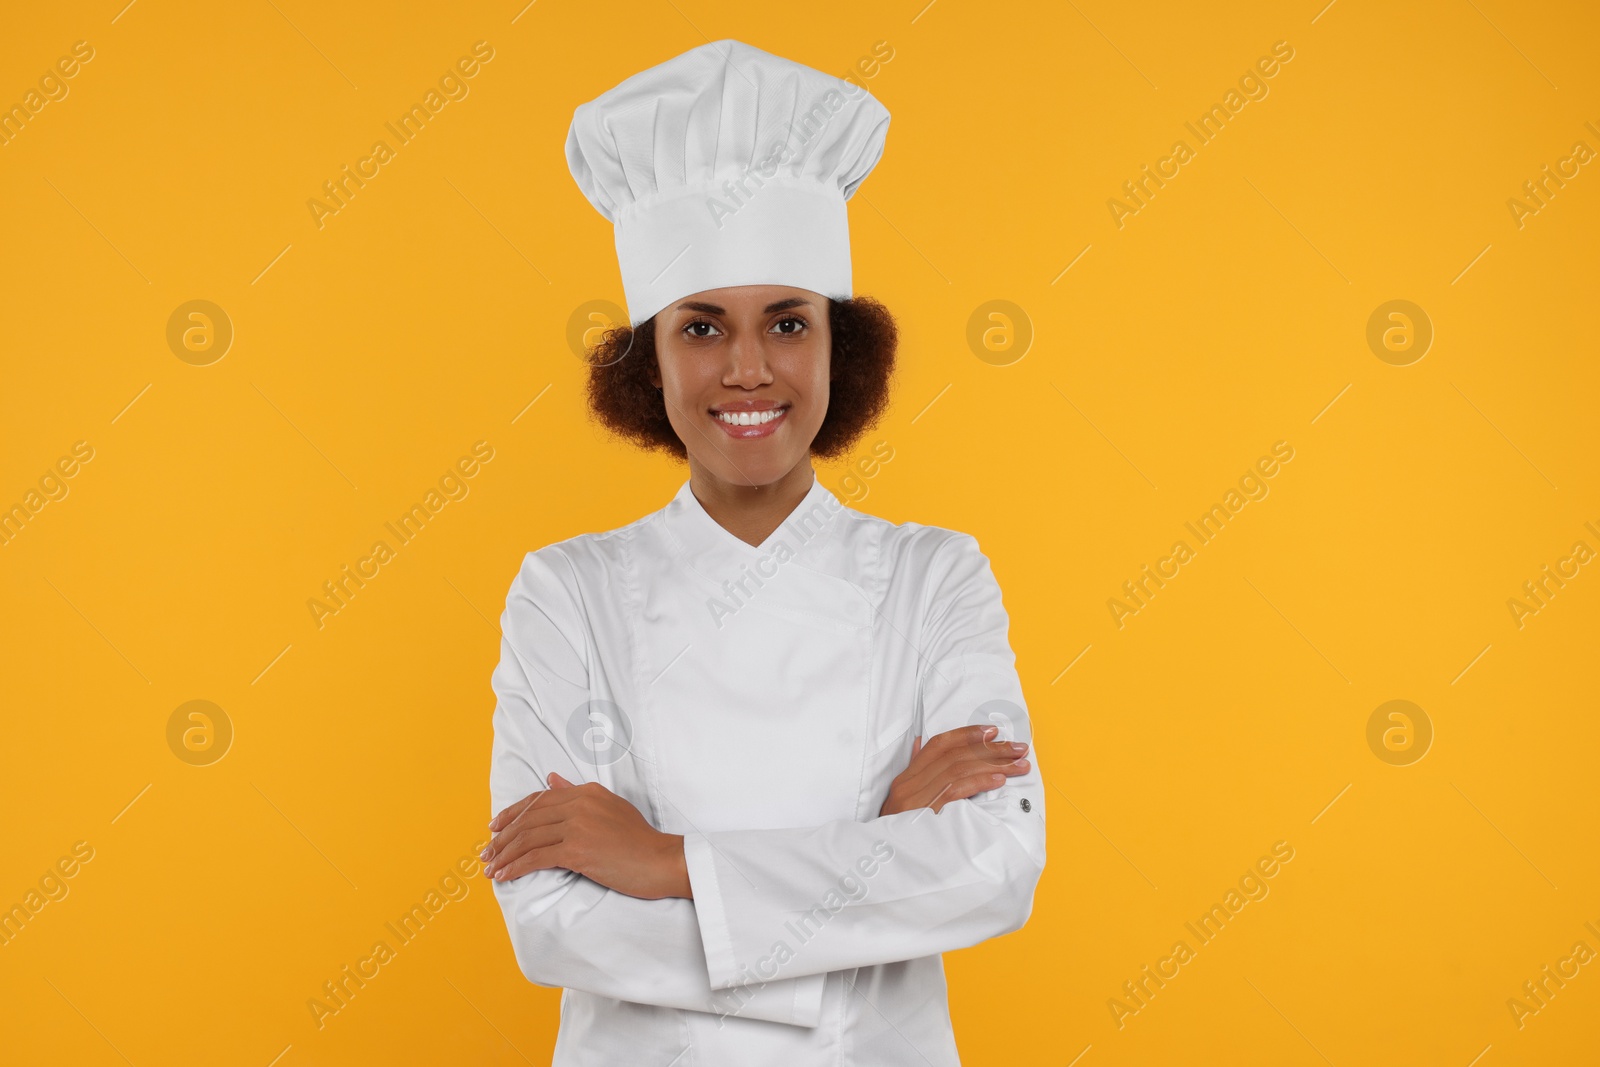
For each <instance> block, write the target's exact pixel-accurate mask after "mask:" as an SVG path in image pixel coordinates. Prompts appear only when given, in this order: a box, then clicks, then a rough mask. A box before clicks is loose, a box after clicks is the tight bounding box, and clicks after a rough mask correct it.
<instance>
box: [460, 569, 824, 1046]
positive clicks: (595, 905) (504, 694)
mask: <svg viewBox="0 0 1600 1067" xmlns="http://www.w3.org/2000/svg"><path fill="white" fill-rule="evenodd" d="M547 551H548V550H542V551H541V552H536V553H530V554H529V555H528V556H527V557H526V559H525V560H524V562H523V565H522V569H521V571H520V572H519V573H518V575H517V577H516V579H515V580H514V581H513V582H512V585H511V590H510V593H509V594H508V596H507V597H506V608H505V612H504V614H502V615H501V617H500V629H501V634H502V636H501V641H500V662H499V664H498V665H497V666H496V668H495V671H494V675H493V678H492V680H491V686H492V688H493V690H494V694H495V699H496V705H495V711H494V746H493V752H492V757H491V758H492V762H491V765H490V770H489V792H490V795H491V801H492V807H493V811H492V812H491V814H493V813H494V812H499V811H501V810H502V809H504V808H505V807H507V806H508V805H510V804H512V803H514V802H516V801H518V800H521V799H522V798H523V797H525V796H527V795H528V794H530V793H533V792H536V791H539V790H542V789H545V788H548V786H547V784H546V781H547V780H546V775H548V774H549V773H550V772H551V771H556V772H558V773H559V774H560V775H561V776H562V777H564V778H566V779H567V780H568V781H571V782H585V781H592V780H596V779H597V778H598V777H599V775H598V774H597V773H596V772H597V768H596V766H595V764H594V757H593V755H592V753H591V752H590V751H589V750H584V751H583V752H582V753H581V754H575V753H574V751H573V748H574V747H575V746H574V743H573V741H572V740H571V738H570V737H569V734H570V731H569V729H568V721H569V719H570V718H571V717H572V716H573V715H574V714H576V713H581V712H582V711H583V710H585V709H586V705H587V704H588V701H589V700H590V694H589V689H588V674H589V672H588V654H587V649H588V648H589V646H590V642H589V641H588V640H587V639H586V626H587V623H586V622H585V621H584V620H583V618H582V616H581V613H580V611H579V609H578V606H577V601H576V600H575V599H574V597H573V596H572V595H571V594H570V593H569V592H568V591H567V589H566V587H565V586H564V585H563V584H562V582H561V580H560V578H559V577H558V573H559V572H558V570H557V569H556V568H558V567H563V568H564V567H565V566H566V565H565V564H564V563H563V562H562V560H561V558H560V557H556V558H555V559H554V560H551V559H550V558H549V557H548V556H547V555H546V554H545V553H546V552H547ZM552 562H553V563H554V564H555V566H552ZM584 721H585V722H587V721H588V720H587V719H585V720H584ZM582 736H583V735H582V733H581V731H580V739H581V737H582ZM491 884H492V885H493V887H494V894H495V897H496V899H498V900H499V902H500V910H501V913H502V914H503V915H504V917H505V922H506V929H507V930H508V931H509V932H510V934H511V946H512V949H513V951H514V953H515V955H516V959H517V965H518V966H519V967H520V968H521V970H522V973H523V974H524V975H525V976H526V977H527V978H528V980H529V981H531V982H533V983H534V984H536V985H541V986H547V987H557V986H560V987H564V988H568V989H578V990H583V991H584V992H588V993H594V994H597V995H599V996H604V997H611V998H614V999H617V1000H625V1001H632V1002H634V1003H638V1004H654V1005H658V1006H661V1007H668V1008H682V1009H685V1010H688V1011H703V1012H711V1013H714V1014H718V1015H723V1014H734V1015H737V1016H739V1017H742V1018H753V1019H764V1020H767V1021H770V1022H779V1023H789V1024H792V1025H796V1026H807V1027H811V1026H816V1025H817V1024H818V1021H819V1018H820V1015H821V1006H822V985H823V977H822V976H821V975H816V976H811V977H804V978H787V977H786V978H784V979H782V980H779V981H772V982H765V983H755V984H751V985H748V986H746V987H744V988H742V989H740V990H738V991H737V993H736V994H730V993H728V992H718V991H716V990H714V989H713V988H712V986H711V984H710V978H709V972H708V969H707V966H706V959H705V954H704V951H703V950H702V948H701V942H700V927H699V923H698V921H697V916H696V910H695V904H694V902H693V901H690V900H685V899H683V898H681V897H676V898H665V899H661V900H644V899H641V898H638V897H631V896H628V895H626V894H624V893H619V892H617V891H615V890H613V889H610V888H607V887H606V886H603V885H601V884H600V883H598V882H595V881H593V880H591V879H588V878H585V877H583V876H582V875H579V874H575V873H574V872H572V871H569V870H564V869H561V868H551V869H546V870H539V871H532V872H530V873H528V874H525V875H523V876H522V877H520V878H514V879H510V880H507V881H504V882H498V881H497V882H493V883H491Z"/></svg>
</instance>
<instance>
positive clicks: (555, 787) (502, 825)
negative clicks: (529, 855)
mask: <svg viewBox="0 0 1600 1067" xmlns="http://www.w3.org/2000/svg"><path fill="white" fill-rule="evenodd" d="M550 781H551V787H550V788H549V789H544V790H541V791H539V792H537V793H529V794H528V795H527V796H525V797H523V798H522V799H521V800H519V801H517V802H516V803H515V804H512V805H510V806H509V807H507V808H506V809H505V810H504V811H502V812H501V813H500V814H499V815H496V816H495V817H494V818H493V819H490V820H489V829H491V830H507V829H510V828H511V827H512V826H514V825H516V824H517V823H518V821H519V820H520V821H521V822H523V823H526V822H527V819H528V812H529V810H530V809H533V808H548V807H550V806H551V805H560V804H567V803H571V802H572V801H574V800H576V799H578V798H579V797H581V796H583V795H585V793H584V789H583V787H582V786H579V785H574V784H573V783H571V782H569V781H567V780H566V779H565V778H563V777H561V776H560V775H559V774H556V773H554V772H553V771H552V772H551V774H550Z"/></svg>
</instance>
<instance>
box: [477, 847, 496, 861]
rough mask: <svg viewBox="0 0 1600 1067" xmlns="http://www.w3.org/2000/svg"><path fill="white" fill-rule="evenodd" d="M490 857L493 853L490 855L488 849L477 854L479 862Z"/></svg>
mask: <svg viewBox="0 0 1600 1067" xmlns="http://www.w3.org/2000/svg"><path fill="white" fill-rule="evenodd" d="M491 855H493V853H491V852H490V851H489V850H488V849H484V850H483V851H482V852H480V853H478V858H479V859H480V860H487V859H488V858H489V857H490V856H491Z"/></svg>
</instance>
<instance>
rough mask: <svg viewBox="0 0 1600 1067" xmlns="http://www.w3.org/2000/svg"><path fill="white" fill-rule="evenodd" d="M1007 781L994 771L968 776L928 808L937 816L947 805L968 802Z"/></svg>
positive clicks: (947, 788)
mask: <svg viewBox="0 0 1600 1067" xmlns="http://www.w3.org/2000/svg"><path fill="white" fill-rule="evenodd" d="M1014 773H1022V772H1014ZM1005 780H1006V775H1004V774H1001V773H998V772H994V771H984V772H982V773H980V774H969V775H966V776H965V777H962V778H958V779H956V780H955V781H954V782H951V783H950V785H949V786H947V787H946V788H945V789H944V790H943V791H941V792H940V794H939V796H938V797H937V798H935V799H934V801H933V803H931V804H929V805H928V806H929V807H931V808H933V811H934V814H935V815H937V814H938V813H939V812H940V811H942V810H943V809H944V806H945V805H946V804H949V803H950V802H952V801H956V800H966V799H967V798H969V797H975V796H977V795H978V794H979V793H987V792H988V791H989V790H991V789H995V788H998V787H999V785H1000V784H1001V783H1002V782H1004V781H1005Z"/></svg>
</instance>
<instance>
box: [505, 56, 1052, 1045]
mask: <svg viewBox="0 0 1600 1067" xmlns="http://www.w3.org/2000/svg"><path fill="white" fill-rule="evenodd" d="M830 93H836V94H839V96H840V98H841V100H842V102H841V103H839V106H837V107H830V106H829V99H830V97H829V94H830ZM814 104H815V105H818V106H820V107H821V109H822V111H821V115H823V116H825V119H824V120H823V121H821V123H820V125H818V126H816V127H815V128H814V129H812V130H811V131H810V135H809V137H808V138H807V139H806V140H805V141H804V142H803V143H802V142H801V140H800V134H798V133H796V134H794V135H793V136H792V137H791V135H790V134H789V132H788V126H787V125H786V124H788V123H789V122H790V121H791V119H797V118H798V117H799V116H801V115H803V114H816V112H815V110H814V108H813V105H814ZM775 116H776V118H775ZM887 124H888V113H887V112H886V111H885V110H884V109H883V107H882V105H881V104H879V103H878V102H877V101H876V100H874V99H873V98H872V97H871V96H870V95H868V94H867V93H866V92H865V91H864V90H861V89H859V88H856V87H854V86H850V85H848V83H845V82H842V81H840V80H839V79H837V78H832V77H829V76H827V75H823V74H821V73H819V72H817V71H814V70H811V69H809V68H806V67H803V66H800V65H798V64H795V63H791V62H789V61H787V60H784V59H781V58H778V57H775V56H771V55H768V54H767V53H765V52H761V51H758V50H757V49H754V48H751V47H750V46H748V45H744V44H741V43H740V42H737V41H718V42H715V43H713V44H708V45H704V46H702V47H699V48H696V49H694V50H692V51H690V52H688V53H685V54H684V55H681V56H678V57H677V58H675V59H673V60H670V61H668V62H667V63H664V64H662V65H661V66H659V67H656V68H652V69H651V70H648V71H645V72H644V73H642V74H639V75H636V76H635V77H633V78H630V79H628V80H627V81H625V82H623V83H622V84H621V85H620V86H618V87H617V88H616V89H613V90H611V91H610V92H608V93H606V94H604V95H602V96H601V97H599V98H598V99H596V100H595V101H593V102H591V103H589V104H585V105H583V106H582V107H580V108H579V109H578V111H577V113H576V115H575V117H574V120H573V125H572V131H571V134H570V135H569V140H568V144H567V155H568V160H569V163H570V164H571V168H572V171H573V174H574V176H575V177H576V178H577V179H578V182H579V185H580V187H581V188H582V189H583V191H584V193H585V194H586V196H588V198H589V199H590V201H591V203H593V204H595V206H596V207H597V208H599V209H600V210H601V211H602V213H604V214H606V217H607V218H608V219H610V220H612V221H613V222H615V223H616V225H617V231H616V237H617V248H618V254H619V259H620V261H621V265H622V274H623V279H624V289H625V292H626V295H627V299H628V305H629V309H628V310H629V317H630V319H631V321H632V322H633V323H635V324H637V323H639V322H642V321H644V320H645V319H647V318H649V317H650V316H652V315H654V314H655V313H656V312H657V311H659V310H660V309H661V308H662V307H664V306H665V305H666V304H667V303H669V302H671V301H673V300H676V299H679V298H681V297H683V296H686V295H688V294H690V293H695V292H700V291H702V290H705V289H712V288H718V287H722V286H728V285H751V284H762V283H767V284H781V285H794V286H798V287H801V288H807V289H812V290H813V291H816V292H819V293H823V294H825V295H828V296H833V297H839V298H845V297H848V296H849V295H850V293H851V288H850V271H849V244H848V232H847V230H846V228H845V212H844V199H845V198H847V197H848V196H849V195H850V193H852V192H853V191H854V189H855V187H856V185H858V184H859V183H860V181H861V180H862V179H863V178H865V177H866V175H867V173H868V172H869V171H870V170H871V169H872V167H873V166H874V165H875V163H876V162H877V159H878V157H879V156H880V155H881V153H882V147H883V140H884V135H885V133H886V129H887ZM774 131H776V134H775V135H776V139H777V143H783V142H784V139H785V138H789V141H788V142H787V143H788V144H789V145H790V147H791V148H792V149H793V150H792V151H790V152H788V153H787V154H785V153H782V152H781V151H776V150H774V149H773V145H774V143H775V142H774ZM780 157H782V162H781V163H779V164H778V165H777V166H776V167H775V168H771V173H769V174H768V175H767V176H766V177H765V178H764V179H763V182H764V184H762V185H760V186H758V185H757V184H756V183H755V182H754V181H750V182H747V183H746V188H747V189H748V195H741V197H740V199H741V200H742V201H743V202H742V203H734V202H733V200H732V198H730V197H729V196H728V194H727V190H726V189H724V188H723V185H724V182H735V183H736V180H737V178H738V177H739V176H740V175H743V174H746V173H755V174H758V175H759V174H760V167H759V164H760V163H761V162H762V161H763V160H765V159H767V158H772V159H775V160H776V159H778V158H780ZM752 162H754V163H755V164H757V166H751V164H752ZM735 187H736V188H737V185H735ZM709 197H718V198H721V199H722V201H723V205H724V207H725V208H727V209H731V211H726V212H723V211H712V210H708V209H707V208H706V207H705V205H704V203H703V201H704V200H706V199H707V198H709ZM698 212H704V214H703V215H702V214H699V213H698ZM500 624H501V631H502V633H503V639H502V642H501V652H500V662H499V665H498V666H497V667H496V669H495V671H494V675H493V679H492V686H493V689H494V693H495V696H496V698H497V706H496V708H495V712H494V747H493V754H492V766H491V770H490V792H491V795H492V797H491V798H492V805H493V810H494V811H496V812H498V811H500V810H501V809H503V808H505V807H507V806H509V805H510V804H512V803H515V802H516V801H518V800H521V799H523V798H524V797H526V796H528V795H529V794H531V793H534V792H537V791H540V790H543V789H546V788H548V784H547V779H546V776H547V775H548V774H549V773H550V772H552V771H554V772H557V773H559V774H560V775H561V776H563V777H564V778H566V779H567V780H569V781H571V782H574V783H579V782H599V783H600V784H601V785H603V786H605V787H606V788H607V789H609V790H611V791H612V792H614V793H616V794H617V795H619V796H621V797H622V798H624V799H626V800H627V801H628V802H629V803H631V804H633V805H634V806H635V807H636V808H637V809H638V810H639V811H640V812H641V813H642V814H643V815H644V817H645V819H647V820H648V821H649V822H650V824H651V825H652V826H654V827H655V828H656V829H658V830H660V831H661V832H663V833H669V834H682V835H683V838H684V856H685V859H686V862H687V867H688V874H689V883H690V886H691V888H692V890H693V894H694V899H692V900H688V899H683V898H665V899H660V900H643V899H640V898H637V897H632V896H628V895H626V894H623V893H619V892H617V891H615V890H612V889H609V888H607V887H605V886H602V885H600V884H599V883H597V882H594V881H592V880H590V879H588V878H585V877H583V876H581V875H578V874H575V873H573V872H572V871H568V870H565V869H561V868H552V869H546V870H538V871H534V872H531V873H529V874H526V875H524V876H522V877H520V878H515V879H511V880H508V881H505V882H498V881H497V882H494V883H493V885H494V891H495V895H496V897H497V899H498V900H499V902H500V906H501V910H502V912H503V914H504V917H505V922H506V927H507V929H508V930H509V932H510V935H511V942H512V947H513V949H514V951H515V955H516V959H517V963H518V965H519V966H520V968H521V970H522V972H523V974H524V975H526V976H527V978H528V979H529V981H531V982H534V983H535V984H537V985H542V986H549V987H558V986H559V987H562V988H563V989H564V992H563V994H562V998H561V1024H560V1032H559V1035H558V1037H557V1040H556V1047H555V1057H554V1065H555V1067H580V1065H581V1067H589V1065H595V1067H616V1065H625V1067H650V1065H660V1067H668V1065H672V1067H766V1065H772V1067H813V1065H815V1067H821V1065H824V1064H826V1065H832V1067H846V1065H860V1067H898V1065H902V1064H903V1065H906V1067H912V1065H915V1067H929V1065H932V1067H946V1065H954V1064H958V1063H959V1059H958V1057H957V1054H956V1046H955V1037H954V1033H953V1032H952V1029H951V1024H950V1015H949V1009H948V1005H947V1001H946V987H945V978H944V968H943V962H942V960H941V958H940V955H939V954H940V953H941V952H946V951H950V950H954V949H959V948H964V947H967V946H970V945H976V944H978V943H980V942H982V941H985V940H987V939H988V938H991V937H996V936H999V935H1001V934H1005V933H1008V932H1010V931H1013V930H1016V929H1018V928H1019V927H1021V926H1022V925H1023V924H1024V923H1025V922H1026V921H1027V919H1028V917H1029V914H1030V913H1031V911H1032V906H1033V893H1034V887H1035V885H1036V883H1037V881H1038V879H1039V876H1040V873H1041V872H1042V871H1043V869H1044V863H1045V832H1044V812H1045V805H1044V789H1043V783H1042V780H1041V778H1040V771H1039V765H1038V759H1037V754H1036V753H1034V752H1033V751H1031V749H1030V751H1029V753H1028V756H1029V758H1030V762H1031V767H1030V769H1029V771H1028V773H1027V774H1025V775H1018V776H1014V777H1010V778H1008V779H1007V780H1006V781H1005V782H1004V784H1003V785H1001V786H1000V787H998V788H993V789H990V790H988V791H986V792H982V793H979V794H977V795H976V796H974V797H972V798H969V799H961V800H955V801H950V802H948V803H946V804H945V806H944V807H943V809H942V810H941V811H939V812H937V813H935V812H934V811H933V809H932V808H919V809H915V810H912V811H905V812H900V813H897V814H894V815H889V816H884V817H879V815H878V812H879V810H880V808H881V807H882V805H883V802H884V799H885V798H886V797H887V795H888V791H889V786H890V784H891V782H892V781H893V779H894V777H895V776H896V775H897V774H899V773H900V772H901V771H903V770H904V769H905V768H906V767H907V765H908V764H909V763H910V761H911V746H912V739H913V737H915V736H918V735H920V736H921V737H922V738H923V740H924V741H928V740H931V739H932V738H933V737H934V736H935V735H937V734H940V733H943V732H945V731H947V730H952V729H955V728H958V727H961V726H966V725H969V724H973V723H984V724H989V723H993V724H997V725H998V726H999V727H1000V735H999V739H1000V740H1018V741H1028V742H1031V741H1032V737H1031V731H1030V729H1029V724H1028V716H1027V710H1026V702H1025V700H1024V698H1023V693H1022V688H1021V684H1020V682H1019V680H1018V677H1017V672H1016V668H1015V657H1014V656H1013V654H1012V651H1011V647H1010V645H1009V643H1008V640H1007V617H1006V612H1005V609H1004V607H1003V606H1002V603H1001V596H1000V589H999V586H998V585H997V584H996V582H995V578H994V574H993V572H992V570H991V569H990V566H989V561H988V560H987V559H986V558H985V556H984V555H983V553H982V552H981V551H980V550H979V547H978V543H977V542H976V541H975V540H974V539H973V538H972V537H970V536H968V535H966V534H963V533H957V532H954V531H950V530H945V529H940V528H938V527H933V526H923V525H920V524H917V523H903V524H899V525H895V524H892V523H889V522H886V521H884V520H882V519H879V518H876V517H873V516H870V515H866V514H863V513H861V512H858V511H856V510H854V509H853V508H850V507H848V506H847V505H845V504H843V503H842V502H841V501H840V500H839V499H838V498H837V497H836V496H834V494H833V493H831V492H830V491H829V490H828V489H827V488H826V487H824V486H823V484H822V483H821V482H820V481H817V480H813V482H812V484H811V487H810V489H809V490H808V492H807V493H806V496H805V498H804V499H803V500H802V501H801V502H800V504H799V505H798V506H797V507H796V508H795V509H794V511H793V512H792V513H791V514H790V515H789V517H788V518H787V519H786V520H785V522H784V523H783V524H782V525H780V526H779V527H778V528H777V529H776V530H774V531H773V533H772V534H771V536H769V537H768V538H767V540H766V541H764V542H763V543H762V544H760V545H750V544H748V543H746V542H744V541H742V540H740V539H739V538H737V537H735V536H734V535H733V534H731V533H729V532H728V531H727V530H725V529H724V528H723V527H722V526H721V525H719V524H718V523H717V522H716V520H715V519H713V518H712V517H711V516H710V515H709V514H708V513H707V512H706V510H705V509H704V507H702V506H701V504H700V502H699V500H698V499H697V498H696V497H695V495H694V493H693V492H692V491H691V489H690V485H689V483H688V482H685V483H684V484H683V486H682V487H681V488H680V489H679V490H678V492H677V494H676V495H675V496H674V497H673V498H672V500H671V501H670V502H668V503H667V505H666V506H665V507H663V508H661V509H660V510H658V511H655V512H653V513H652V514H649V515H647V516H645V517H644V518H642V519H639V520H637V521H636V522H633V523H630V524H629V525H627V526H623V527H621V528H619V529H615V530H611V531H609V532H606V533H599V534H584V535H582V536H578V537H573V538H571V539H569V540H566V541H562V542H559V543H556V544H553V545H549V546H547V547H545V548H542V549H540V550H538V551H536V552H531V553H529V554H528V555H527V556H526V557H525V559H524V560H523V563H522V567H521V570H520V571H519V572H518V574H517V576H516V578H515V579H514V581H513V582H512V584H511V589H510V592H509V594H508V596H507V598H506V607H505V612H504V614H503V615H502V616H501V621H500Z"/></svg>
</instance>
